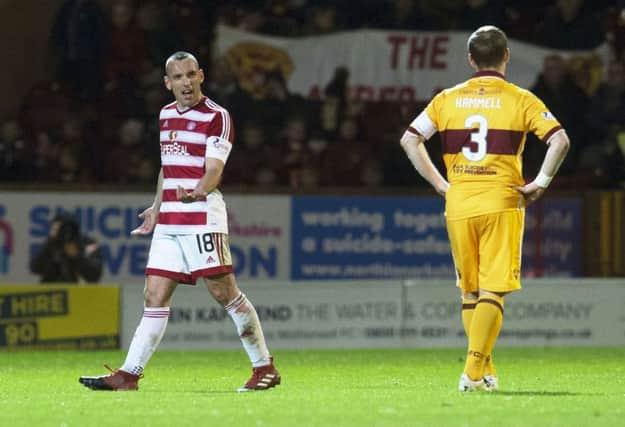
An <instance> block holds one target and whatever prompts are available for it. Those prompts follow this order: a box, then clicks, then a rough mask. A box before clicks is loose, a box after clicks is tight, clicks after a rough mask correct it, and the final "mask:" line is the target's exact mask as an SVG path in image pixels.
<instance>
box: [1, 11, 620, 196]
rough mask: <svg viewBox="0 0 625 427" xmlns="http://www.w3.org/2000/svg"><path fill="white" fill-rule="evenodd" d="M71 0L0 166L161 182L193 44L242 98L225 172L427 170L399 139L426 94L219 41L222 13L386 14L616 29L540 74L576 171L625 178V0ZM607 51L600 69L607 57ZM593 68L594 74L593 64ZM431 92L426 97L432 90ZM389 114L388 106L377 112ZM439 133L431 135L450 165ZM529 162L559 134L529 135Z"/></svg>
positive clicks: (525, 36) (581, 176) (11, 123)
mask: <svg viewBox="0 0 625 427" xmlns="http://www.w3.org/2000/svg"><path fill="white" fill-rule="evenodd" d="M355 3H356V2H353V1H350V0H333V1H321V0H315V1H310V0H256V1H253V0H245V1H243V0H238V1H235V0H228V1H226V0H223V1H202V0H168V1H165V0H135V1H132V0H112V1H109V0H106V1H105V0H66V1H65V2H64V4H63V5H62V7H61V8H60V9H59V11H58V12H57V16H56V20H55V23H54V26H53V29H52V32H51V35H50V51H51V53H52V55H51V57H54V58H55V59H56V63H55V64H54V67H55V69H56V70H57V73H56V76H55V78H53V79H50V80H49V81H42V82H38V83H37V84H35V85H33V87H32V89H31V90H30V92H29V94H28V96H27V97H25V98H24V99H23V101H22V105H21V107H20V109H19V114H18V116H16V117H14V118H11V119H10V120H6V121H4V123H2V125H1V127H0V131H1V133H0V162H1V164H0V182H11V181H13V182H37V183H81V184H84V183H89V184H110V185H119V184H124V185H138V186H147V185H150V186H151V185H154V182H155V178H156V174H157V172H158V168H159V155H160V153H159V150H158V148H157V145H155V144H157V141H158V132H159V129H158V121H157V117H158V111H159V109H160V107H161V106H162V105H164V104H166V103H168V102H170V101H171V99H170V98H171V96H170V94H168V92H167V91H166V90H165V89H164V87H163V84H162V75H163V62H164V60H165V59H166V57H167V56H168V55H169V54H170V53H172V52H174V51H176V50H188V51H191V52H194V53H195V54H196V55H197V56H198V59H199V60H200V63H201V65H202V66H203V68H204V70H205V73H206V77H207V81H206V82H205V84H204V92H205V93H206V94H207V95H208V96H210V97H212V98H213V99H215V100H216V101H217V102H219V103H221V104H222V105H223V106H225V107H226V108H228V109H229V110H230V111H231V113H232V116H233V119H234V122H235V129H236V131H237V136H236V146H235V147H236V148H235V150H234V151H233V153H232V155H231V157H230V160H229V164H228V167H227V168H226V172H225V175H224V185H226V186H238V187H239V188H254V187H262V188H270V187H275V188H278V187H281V188H284V187H289V188H291V189H304V190H305V189H312V188H318V187H335V186H339V187H363V188H387V187H401V186H415V185H424V186H425V183H424V182H423V181H421V180H420V179H418V178H417V174H416V172H414V171H413V170H412V168H411V166H410V163H409V162H408V161H407V160H406V159H405V156H404V154H403V153H402V152H401V149H400V147H399V144H398V141H399V138H400V136H401V134H402V132H403V131H404V129H405V127H406V125H407V124H408V123H409V122H410V120H411V119H412V118H413V116H414V114H415V113H416V112H418V111H419V110H420V108H422V106H423V104H421V103H418V104H415V103H402V102H366V103H363V102H356V101H354V100H353V99H352V98H351V97H350V94H349V74H350V70H348V69H343V68H339V69H337V70H336V74H335V76H334V79H333V80H332V81H331V82H330V83H329V84H328V85H327V87H325V88H323V93H322V96H321V97H320V98H319V99H314V100H313V99H306V98H304V97H302V96H299V95H296V94H293V93H290V92H289V90H288V87H287V84H286V82H285V81H284V79H283V77H282V75H281V74H280V73H273V72H269V73H266V74H264V75H261V76H260V78H261V81H259V82H256V83H257V85H256V87H255V91H254V92H253V93H252V92H250V91H249V90H246V88H244V87H241V85H240V84H239V82H238V81H237V78H236V75H235V73H234V70H232V69H231V68H230V66H229V65H228V63H227V62H226V61H224V60H223V59H222V58H214V56H213V55H212V41H213V40H214V38H215V34H214V32H215V28H216V25H217V24H219V23H221V24H226V25H230V26H233V27H237V28H240V29H243V30H246V31H250V32H257V33H262V34H267V35H274V36H282V37H295V36H305V35H317V34H325V33H331V32H335V31H343V30H352V29H361V28H375V29H395V30H462V31H465V30H473V29H475V28H476V27H478V26H480V25H483V24H495V25H498V26H500V27H501V28H503V29H504V30H505V31H506V32H507V34H508V36H509V37H510V38H515V39H518V40H521V41H525V42H529V43H534V44H537V45H541V46H545V47H550V48H555V49H592V48H595V47H597V46H599V45H600V44H602V43H608V45H609V46H610V49H611V58H612V59H611V60H610V63H608V64H593V63H590V62H591V61H581V62H580V61H577V62H575V61H569V60H565V59H564V58H563V57H561V56H558V55H551V56H548V57H547V58H545V61H544V66H543V70H542V73H541V74H540V76H539V77H538V79H537V81H536V82H535V84H534V85H533V86H532V87H531V88H530V89H531V90H532V91H534V92H535V93H536V94H537V95H538V96H539V97H541V98H542V99H543V100H544V101H545V102H546V104H547V105H548V106H549V107H550V109H551V111H552V112H553V113H554V115H555V116H556V117H558V118H559V119H560V121H561V122H562V123H563V124H564V126H565V127H566V129H567V130H568V132H569V134H570V137H571V140H572V142H573V147H574V150H573V151H572V153H571V155H569V157H568V158H567V160H566V162H565V164H564V165H563V169H562V172H561V173H562V175H563V177H564V179H561V180H560V179H559V180H558V181H559V182H560V183H561V185H567V183H569V184H570V185H574V186H575V188H579V186H580V185H586V186H589V187H601V188H610V187H615V186H621V187H625V161H624V159H625V65H624V64H625V62H624V61H625V13H623V10H624V9H623V7H622V6H623V5H622V4H620V2H619V1H616V0H612V1H610V0H593V1H590V0H586V1H584V0H557V1H542V0H519V1H513V0H502V1H499V0H497V1H495V0H361V1H359V2H357V3H358V6H357V7H355ZM601 67H604V69H605V70H606V72H604V73H600V75H602V76H604V77H603V78H599V79H597V78H596V72H594V71H593V70H595V71H596V69H597V68H601ZM593 72H594V73H595V74H594V76H595V77H594V78H593ZM423 101H427V100H423ZM371 118H375V120H371ZM438 146H439V144H431V145H430V149H431V150H432V153H431V154H432V157H433V159H434V160H436V161H437V162H438V164H439V165H440V160H439V159H440V153H437V152H436V148H437V147H438ZM526 147H527V148H526V156H525V157H526V164H525V169H526V175H527V176H533V174H534V173H536V170H537V168H538V167H539V162H540V160H541V159H542V156H543V153H544V145H542V144H535V143H533V141H531V140H530V141H528V144H527V146H526Z"/></svg>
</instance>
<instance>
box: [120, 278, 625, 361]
mask: <svg viewBox="0 0 625 427" xmlns="http://www.w3.org/2000/svg"><path fill="white" fill-rule="evenodd" d="M241 288H242V289H243V290H244V292H245V293H246V294H247V295H248V297H249V298H250V299H251V300H252V302H253V303H254V305H255V306H256V309H257V311H258V313H259V317H260V318H261V321H262V325H263V329H264V332H265V336H266V339H267V342H268V345H269V346H270V347H271V348H381V347H385V348H388V347H421V348H429V347H463V346H465V345H466V339H465V336H464V331H463V328H462V324H461V321H460V306H461V300H460V298H459V292H458V291H457V289H455V287H454V285H453V283H452V282H448V281H418V282H398V281H396V282H392V281H387V282H385V281H376V282H358V283H357V282H328V281H324V282H316V283H312V282H306V283H303V282H292V283H286V282H283V283H260V282H250V281H242V283H241ZM122 296H123V301H124V306H123V309H122V314H123V315H122V339H121V342H122V348H124V349H125V348H127V346H128V344H129V343H130V339H131V338H132V334H133V333H134V329H135V327H136V325H137V323H138V321H139V319H140V316H141V314H142V306H143V299H142V298H143V295H142V286H141V285H140V284H137V286H125V287H124V289H123V294H122ZM623 313H625V284H624V283H623V281H619V280H600V279H597V280H591V279H588V280H571V279H564V280H562V281H558V280H525V281H524V289H523V290H522V291H521V292H517V293H515V294H512V295H509V296H508V297H507V298H506V303H505V316H504V326H503V329H502V332H501V335H500V339H499V341H498V345H499V346H569V345H575V346H598V345H599V346H601V345H605V346H610V345H625V316H624V315H623ZM160 348H163V349H236V348H240V342H239V339H238V336H237V335H236V331H235V329H234V325H233V324H232V321H231V320H230V318H229V316H228V315H227V314H226V313H225V312H224V310H223V309H222V308H221V307H220V306H219V305H218V304H217V303H215V302H214V301H213V300H212V299H211V297H210V296H209V295H208V293H207V291H206V289H205V288H204V286H201V285H198V286H197V287H195V288H191V287H186V286H185V287H179V288H178V290H177V291H176V294H175V295H174V300H173V303H172V312H171V318H170V322H169V325H168V328H167V331H166V333H165V336H164V338H163V342H162V344H161V347H160Z"/></svg>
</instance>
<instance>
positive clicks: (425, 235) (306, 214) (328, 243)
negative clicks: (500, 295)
mask: <svg viewBox="0 0 625 427" xmlns="http://www.w3.org/2000/svg"><path fill="white" fill-rule="evenodd" d="M291 206H292V210H291V212H292V213H291V221H292V230H291V251H292V258H291V279H292V280H324V279H327V280H337V279H365V278H366V279H378V278H399V279H413V278H448V279H450V280H453V279H455V272H454V267H453V261H452V258H451V254H450V248H449V240H448V237H447V231H446V228H445V217H444V214H443V211H444V201H443V199H442V198H439V197H306V196H303V197H293V200H292V205H291ZM580 229H581V200H580V199H579V198H555V199H545V200H542V201H540V203H537V204H536V205H535V206H531V207H530V208H529V209H528V210H527V215H526V226H525V230H526V231H525V239H524V244H523V270H522V272H523V275H524V276H526V277H528V276H529V277H537V276H538V277H541V276H579V275H581V273H582V271H581V262H580V260H581V248H580V246H581V238H582V237H581V232H580ZM538 255H539V256H538Z"/></svg>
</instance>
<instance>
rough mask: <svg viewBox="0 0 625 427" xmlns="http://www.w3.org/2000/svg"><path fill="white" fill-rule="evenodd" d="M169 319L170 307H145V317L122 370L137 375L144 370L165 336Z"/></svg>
mask: <svg viewBox="0 0 625 427" xmlns="http://www.w3.org/2000/svg"><path fill="white" fill-rule="evenodd" d="M168 320H169V307H145V308H144V309H143V318H142V319H141V322H139V326H137V329H136V330H135V335H134V337H132V342H131V343H130V347H129V348H128V354H127V355H126V361H125V362H124V364H123V366H122V367H121V370H122V371H126V372H130V373H131V374H135V375H139V374H141V372H143V368H145V365H147V363H148V360H150V357H152V354H153V353H154V350H156V347H158V344H159V343H160V342H161V338H163V334H164V333H165V328H166V327H167V321H168Z"/></svg>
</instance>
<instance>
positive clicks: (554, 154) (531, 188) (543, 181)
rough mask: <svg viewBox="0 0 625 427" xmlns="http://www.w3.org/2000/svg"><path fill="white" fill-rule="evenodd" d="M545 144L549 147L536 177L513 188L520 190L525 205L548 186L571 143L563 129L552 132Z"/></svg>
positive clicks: (538, 197)
mask: <svg viewBox="0 0 625 427" xmlns="http://www.w3.org/2000/svg"><path fill="white" fill-rule="evenodd" d="M547 144H548V145H549V148H548V149H547V153H546V154H545V160H543V164H542V166H541V168H540V172H539V173H538V175H537V176H536V178H535V179H534V180H533V181H532V182H530V183H528V184H526V185H524V186H522V187H515V189H516V190H518V191H520V192H521V193H522V194H523V197H525V203H526V205H530V204H532V203H534V202H535V201H536V200H538V199H540V197H541V196H542V195H543V193H544V192H545V190H546V189H547V187H548V186H549V183H550V182H551V180H552V179H553V177H554V176H555V174H556V173H557V172H558V169H559V168H560V165H561V164H562V161H563V160H564V157H566V153H567V152H568V151H569V147H570V145H571V144H570V142H569V137H568V136H567V134H566V132H565V131H564V129H562V130H559V131H558V132H556V133H554V134H553V135H552V136H551V138H549V140H548V141H547Z"/></svg>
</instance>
